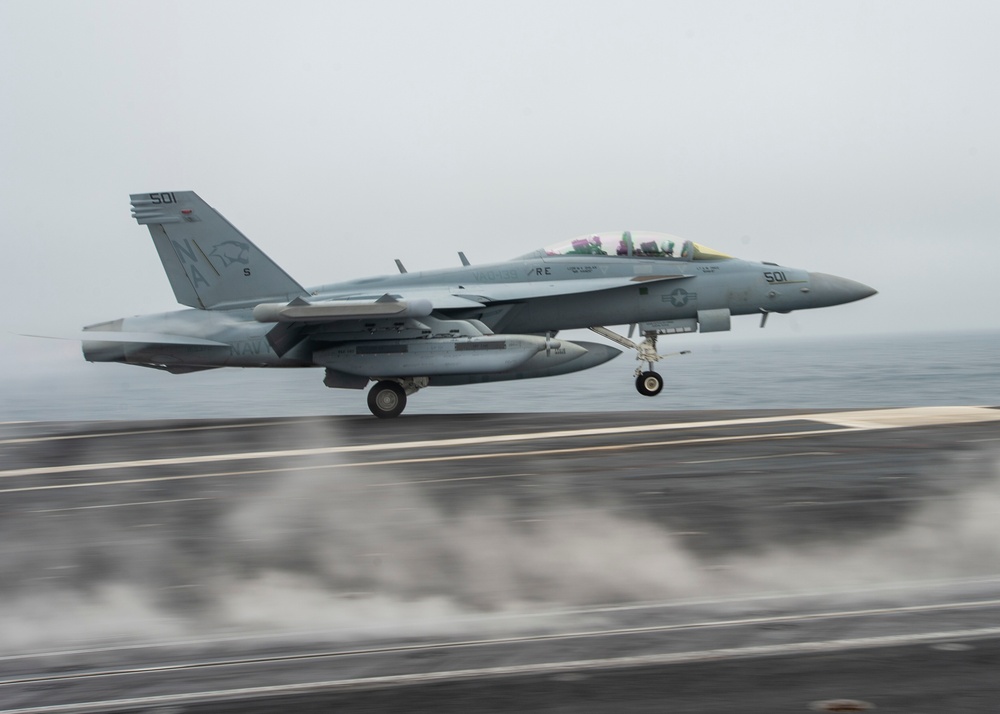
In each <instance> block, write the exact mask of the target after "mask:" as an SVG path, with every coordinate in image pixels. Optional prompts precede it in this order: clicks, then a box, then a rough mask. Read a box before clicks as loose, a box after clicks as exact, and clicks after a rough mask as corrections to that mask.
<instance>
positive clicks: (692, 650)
mask: <svg viewBox="0 0 1000 714" xmlns="http://www.w3.org/2000/svg"><path fill="white" fill-rule="evenodd" d="M0 448H2V454H3V460H2V467H0V492H2V494H3V500H2V501H0V504H2V505H0V511H2V514H0V536H2V538H0V555H2V561H0V562H2V564H3V565H2V572H3V578H2V580H3V583H2V586H0V587H2V588H3V592H4V608H3V613H2V614H0V633H2V637H0V643H2V644H0V712H39V713H40V712H43V711H44V712H86V711H95V712H96V711H150V710H155V711H161V710H162V711H168V710H169V711H171V712H181V711H183V712H209V711H252V712H269V711H290V710H295V711H331V710H336V711H383V712H396V711H399V712H403V711H432V710H433V711H439V712H459V711H471V710H475V711H479V712H504V711H515V710H516V711H520V712H535V711H539V712H540V711H545V712H557V711H558V712H562V711H566V712H569V711H573V712H602V711H637V712H646V711H649V712H653V711H657V712H662V711H690V712H718V711H723V710H729V711H736V710H742V711H768V712H808V711H865V710H867V709H877V711H879V712H883V711H888V712H904V711H905V712H909V711H949V712H961V711H969V712H973V711H989V710H991V709H993V708H995V703H996V702H997V700H998V698H1000V682H998V680H997V678H996V676H995V672H996V667H997V664H998V662H1000V546H998V545H997V543H1000V538H998V536H1000V525H998V523H1000V519H998V515H1000V466H998V464H1000V409H997V408H991V407H968V406H966V407H927V408H907V409H872V410H856V411H853V410H852V411H845V410H838V411H834V410H825V411H824V410H820V411H808V412H803V411H792V410H781V411H777V410H769V411H749V410H746V411H744V410H741V411H726V412H704V411H701V412H672V413H664V412H655V413H654V412H628V413H593V414H501V415H491V414H463V415H454V416H444V415H432V416H417V415H414V416H404V417H401V418H399V419H396V420H390V421H386V420H377V419H375V418H373V417H308V418H278V419H243V420H190V421H148V422H129V423H122V422H73V423H69V422H65V423H56V422H47V423H41V422H31V423H8V424H3V425H0Z"/></svg>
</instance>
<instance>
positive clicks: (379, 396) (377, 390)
mask: <svg viewBox="0 0 1000 714" xmlns="http://www.w3.org/2000/svg"><path fill="white" fill-rule="evenodd" d="M428 382H429V380H428V379H427V377H413V378H410V379H381V380H379V381H377V382H375V386H374V387H372V388H371V389H369V390H368V408H369V409H370V410H371V413H372V414H374V415H375V416H377V417H378V418H379V419H392V418H394V417H398V416H399V415H400V414H402V413H403V410H404V409H406V397H407V396H408V395H410V394H413V393H414V392H416V391H417V390H418V389H421V388H422V387H426V386H427V384H428Z"/></svg>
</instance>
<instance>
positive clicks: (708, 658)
mask: <svg viewBox="0 0 1000 714" xmlns="http://www.w3.org/2000/svg"><path fill="white" fill-rule="evenodd" d="M997 636H1000V627H984V628H978V629H967V630H948V631H940V632H927V633H919V634H909V635H887V636H881V637H857V638H852V639H842V640H819V641H811V642H793V643H785V644H773V645H757V646H750V647H727V648H721V649H713V650H699V651H694V652H677V653H669V654H653V655H634V656H628V657H606V658H600V659H583V660H570V661H564V662H541V663H537V664H523V665H508V666H502V667H481V668H475V669H456V670H450V671H439V672H419V673H414V674H391V675H383V676H377V677H358V678H353V679H334V680H326V681H321V682H302V683H298V684H276V685H267V686H258V687H239V688H234V689H217V690H210V691H205V692H185V693H182V694H161V695H156V696H148V697H130V698H124V699H106V700H102V701H93V702H79V703H74V704H55V705H51V706H40V707H26V708H22V709H5V710H0V714H71V713H72V712H84V711H95V710H96V711H110V710H112V709H126V708H134V707H150V706H163V705H168V704H184V703H194V702H209V701H220V700H233V699H249V698H259V697H273V696H281V695H289V694H304V693H312V692H321V691H330V690H351V689H358V688H387V687H398V686H404V685H415V684H427V683H432V682H457V681H468V680H474V679H486V678H496V677H513V676H531V675H540V674H559V673H568V672H580V671H595V670H607V669H626V668H634V667H648V666H656V665H672V664H683V663H690V662H723V661H726V660H735V659H750V658H759V657H776V656H782V655H786V656H787V655H810V654H828V653H832V652H844V651H849V650H858V649H877V648H883V647H896V646H900V645H914V644H931V643H935V642H951V641H955V640H968V639H982V638H986V637H997ZM67 679H69V678H67Z"/></svg>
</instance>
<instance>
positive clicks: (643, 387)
mask: <svg viewBox="0 0 1000 714" xmlns="http://www.w3.org/2000/svg"><path fill="white" fill-rule="evenodd" d="M590 329H591V330H592V331H594V332H596V333H597V334H599V335H601V336H602V337H607V338H608V339H609V340H611V341H612V342H617V343H618V344H620V345H621V346H622V347H628V348H629V349H630V350H635V351H636V355H635V358H636V359H637V360H639V361H640V362H645V363H646V365H647V366H648V369H646V370H643V368H642V367H641V366H640V367H636V368H635V389H636V391H637V392H639V394H641V395H642V396H644V397H655V396H656V395H657V394H659V393H660V392H662V391H663V377H661V376H660V374H659V373H658V372H654V371H653V364H654V363H655V362H659V361H660V360H661V359H664V358H665V357H671V356H673V355H686V354H689V353H690V350H684V351H683V352H674V353H672V355H661V354H660V353H659V352H657V351H656V336H657V333H656V331H655V330H648V331H645V332H643V333H642V336H643V340H642V342H640V343H639V344H636V343H635V342H633V341H632V340H630V339H629V338H628V337H622V336H621V335H619V334H618V333H617V332H612V331H611V330H609V329H608V328H606V327H591V328H590ZM630 334H631V333H630Z"/></svg>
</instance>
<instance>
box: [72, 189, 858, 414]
mask: <svg viewBox="0 0 1000 714" xmlns="http://www.w3.org/2000/svg"><path fill="white" fill-rule="evenodd" d="M130 198H131V201H132V216H133V217H134V218H135V219H136V221H138V223H139V224H140V225H145V226H146V227H147V228H148V229H149V232H150V235H151V236H152V238H153V244H154V245H155V246H156V250H157V252H158V253H159V256H160V260H161V261H162V263H163V267H164V270H165V271H166V274H167V278H168V280H169V281H170V286H171V287H172V288H173V291H174V295H175V296H176V298H177V301H178V302H179V303H181V304H182V305H187V306H189V307H190V308H192V309H188V310H180V311H175V312H168V313H161V314H155V315H141V316H137V317H127V318H121V319H118V320H113V321H110V322H102V323H98V324H94V325H89V326H87V327H84V328H83V329H84V333H83V335H82V338H83V354H84V357H85V358H86V359H87V360H89V361H91V362H122V363H125V364H134V365H139V366H142V367H153V368H156V369H162V370H166V371H168V372H171V373H174V374H183V373H187V372H195V371H199V370H205V369H214V368H218V367H319V368H323V369H324V370H325V373H324V380H323V383H324V384H325V385H326V386H327V387H334V388H341V389H358V390H361V389H364V388H365V387H367V385H368V383H369V382H374V383H375V384H374V386H373V387H372V388H371V389H370V390H369V392H368V407H369V408H370V409H371V412H372V414H374V415H375V416H377V417H381V418H390V417H396V416H398V415H399V414H400V413H402V411H403V409H404V408H405V406H406V401H407V397H408V396H410V395H412V394H414V393H415V392H416V391H418V390H420V389H422V388H424V387H432V386H445V385H460V384H474V383H480V382H498V381H502V380H511V379H529V378H533V377H549V376H553V375H559V374H567V373H570V372H578V371H580V370H584V369H589V368H590V367H594V366H596V365H599V364H602V363H604V362H607V361H608V360H610V359H612V358H613V357H616V356H618V355H619V354H620V350H618V349H616V348H614V347H611V346H609V345H606V344H601V343H594V342H584V341H579V340H567V339H559V338H557V334H558V333H559V332H560V331H561V330H569V329H579V328H589V329H591V330H593V331H594V332H596V333H598V334H600V335H602V336H604V337H606V338H608V339H610V340H611V341H613V342H615V343H617V344H619V345H621V346H622V347H624V348H627V349H630V350H634V351H635V353H636V359H637V360H638V361H639V362H640V366H639V367H638V368H637V369H636V370H635V374H634V376H635V388H636V389H637V390H638V392H639V393H640V394H642V395H645V396H650V397H651V396H655V395H657V394H659V393H660V392H661V391H662V390H663V384H664V382H663V378H662V377H661V376H660V374H658V373H657V372H656V371H655V367H656V364H657V363H658V362H659V361H661V360H662V359H663V358H664V357H665V356H666V355H662V354H660V353H659V352H658V350H657V338H658V337H659V336H662V335H672V334H682V333H690V332H718V331H721V330H728V329H730V320H731V317H732V316H733V315H758V316H760V318H761V326H762V327H763V326H764V324H765V323H766V321H767V318H768V315H770V314H771V313H773V312H777V313H788V312H791V311H792V310H805V309H810V308H817V307H828V306H831V305H841V304H843V303H848V302H853V301H855V300H860V299H862V298H866V297H868V296H870V295H874V294H875V292H876V291H875V290H873V289H872V288H870V287H868V286H867V285H863V284H861V283H858V282H855V281H853V280H848V279H846V278H840V277H836V276H834V275H827V274H825V273H812V272H808V271H806V270H802V269H799V268H790V267H786V266H781V265H778V264H776V263H758V262H752V261H748V260H740V259H737V258H734V257H732V256H729V255H726V254H724V253H720V252H718V251H714V250H711V249H709V248H706V247H705V246H702V245H699V244H697V243H693V242H691V241H685V240H681V239H680V238H676V237H673V236H670V235H667V234H663V233H651V232H638V231H615V232H604V233H595V234H592V235H586V236H582V237H580V238H574V239H571V240H567V241H565V242H562V243H559V244H556V245H552V246H550V247H548V248H543V249H540V250H535V251H533V252H530V253H527V254H526V255H522V256H521V257H519V258H514V259H513V260H510V261H508V262H504V263H493V264H488V265H472V264H470V263H469V261H468V260H467V259H466V258H465V255H464V254H463V253H459V257H460V258H461V265H460V266H457V267H452V268H444V269H440V270H432V271H422V272H407V271H406V269H405V268H404V267H403V264H402V263H401V262H400V261H399V260H396V266H397V268H398V270H399V273H398V274H393V275H389V276H383V277H374V278H364V279H359V280H351V281H348V282H342V283H334V284H330V285H320V286H316V287H311V288H304V287H302V286H301V285H300V284H299V283H298V282H296V281H295V280H294V279H293V278H291V277H290V276H289V275H288V274H287V273H286V272H285V271H284V270H282V269H281V268H280V267H278V265H277V264H275V263H274V262H273V261H272V260H270V259H269V258H268V257H267V256H266V255H265V254H264V253H263V252H262V251H261V250H260V249H259V248H258V247H257V246H256V245H255V244H254V243H252V242H251V241H250V240H249V239H248V238H247V237H246V236H244V235H243V234H242V233H240V231H238V230H237V229H236V228H235V227H234V226H233V225H232V224H230V223H229V222H228V221H227V220H226V219H225V218H223V217H222V215H221V214H219V213H218V212H217V211H215V210H214V209H213V208H212V207H211V206H209V205H208V204H207V203H205V201H203V200H202V199H201V198H200V197H199V196H198V195H197V194H196V193H194V192H193V191H163V192H157V193H137V194H132V195H131V196H130ZM608 325H622V326H625V325H629V326H630V328H629V333H628V335H627V336H626V335H622V334H619V333H617V332H614V331H612V330H610V329H608V327H607V326H608ZM636 326H638V328H639V332H640V334H641V335H642V339H641V341H639V342H638V343H637V342H634V341H633V340H632V336H633V334H634V333H633V330H634V328H635V327H636Z"/></svg>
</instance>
